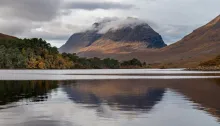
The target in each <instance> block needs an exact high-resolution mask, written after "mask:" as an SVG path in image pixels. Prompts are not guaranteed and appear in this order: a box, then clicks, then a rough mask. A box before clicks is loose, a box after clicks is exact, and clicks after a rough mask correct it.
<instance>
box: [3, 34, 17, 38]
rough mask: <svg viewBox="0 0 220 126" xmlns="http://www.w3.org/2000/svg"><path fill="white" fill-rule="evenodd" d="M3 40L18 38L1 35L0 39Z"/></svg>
mask: <svg viewBox="0 0 220 126" xmlns="http://www.w3.org/2000/svg"><path fill="white" fill-rule="evenodd" d="M1 38H3V39H5V38H6V39H16V37H14V36H10V35H6V34H2V33H0V39H1Z"/></svg>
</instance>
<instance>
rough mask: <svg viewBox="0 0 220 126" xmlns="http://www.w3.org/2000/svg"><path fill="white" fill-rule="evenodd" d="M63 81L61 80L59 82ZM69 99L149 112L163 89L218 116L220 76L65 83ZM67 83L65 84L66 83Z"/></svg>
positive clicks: (119, 108) (64, 87) (160, 98)
mask: <svg viewBox="0 0 220 126" xmlns="http://www.w3.org/2000/svg"><path fill="white" fill-rule="evenodd" d="M63 83H64V82H63ZM65 83H66V84H63V85H62V88H63V90H64V91H65V92H66V93H67V94H68V97H69V99H70V100H72V101H74V102H75V103H81V104H85V105H86V106H90V107H91V106H96V107H97V106H100V105H102V104H103V103H104V104H107V105H108V106H110V107H111V109H117V110H122V111H138V110H140V111H142V112H143V111H149V110H151V109H152V108H153V107H154V106H155V105H156V104H157V103H159V102H160V101H162V99H163V95H164V93H165V92H166V90H167V89H171V90H174V91H176V92H179V93H181V94H182V95H183V96H184V97H186V99H185V100H187V101H189V102H192V103H196V104H194V105H195V106H194V107H195V108H197V109H202V110H204V111H207V112H208V113H210V114H212V115H213V116H215V117H218V119H219V118H220V101H219V100H217V98H218V97H220V79H188V80H185V79H177V80H175V79H174V80H100V81H98V80H94V81H74V82H71V81H69V82H65ZM67 83H68V84H67Z"/></svg>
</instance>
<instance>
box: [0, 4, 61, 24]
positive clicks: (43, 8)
mask: <svg viewBox="0 0 220 126" xmlns="http://www.w3.org/2000/svg"><path fill="white" fill-rule="evenodd" d="M60 4H61V3H60V0H0V16H1V17H3V18H4V19H6V18H8V19H15V18H19V19H27V20H31V21H50V20H52V19H54V18H55V17H56V16H57V15H58V14H59V10H60Z"/></svg>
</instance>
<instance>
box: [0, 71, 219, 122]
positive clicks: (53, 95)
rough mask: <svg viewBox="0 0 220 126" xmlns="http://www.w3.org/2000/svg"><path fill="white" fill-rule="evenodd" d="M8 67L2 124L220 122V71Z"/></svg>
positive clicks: (0, 87) (0, 101)
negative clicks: (55, 69)
mask: <svg viewBox="0 0 220 126" xmlns="http://www.w3.org/2000/svg"><path fill="white" fill-rule="evenodd" d="M6 71H7V70H6ZM6 71H5V70H4V71H0V76H1V81H0V126H103V125H104V126H134V125H135V126H146V125H150V126H219V125H220V122H219V121H220V100H219V99H218V98H219V97H220V79H219V75H218V72H205V73H203V72H201V73H199V72H196V71H194V72H196V73H194V72H191V73H190V74H189V73H187V74H186V73H185V71H184V72H183V73H182V74H181V71H182V70H181V69H178V70H177V69H172V70H170V71H169V70H162V71H160V70H151V71H153V72H155V73H156V74H158V75H156V74H151V73H150V72H149V70H140V71H147V72H143V73H140V71H139V70H138V71H136V72H134V73H130V74H131V75H129V73H128V72H127V73H128V75H127V74H126V75H124V74H122V73H121V74H117V71H116V74H113V73H112V75H101V73H100V75H96V74H93V75H91V74H88V75H87V74H86V73H87V72H88V71H86V72H85V71H84V74H83V75H79V74H77V73H75V71H62V72H61V73H62V74H61V73H59V74H57V73H56V71H53V70H52V71H49V72H48V71H40V70H37V71H22V70H20V71H13V70H11V71H7V72H6ZM101 71H102V72H103V70H101ZM130 71H131V70H130ZM132 71H134V70H132ZM156 71H158V72H159V73H160V74H159V73H157V72H156ZM45 72H46V73H45ZM53 72H54V73H53ZM90 72H91V71H90ZM93 72H94V71H93ZM98 72H100V71H98ZM124 72H126V71H125V70H124ZM169 72H171V73H172V74H170V73H169ZM175 72H176V73H175ZM70 73H71V74H70ZM74 73H75V74H74ZM82 73H83V71H81V74H82ZM107 73H108V72H107ZM161 73H163V74H161ZM166 73H169V74H166ZM140 74H141V75H140ZM74 77H75V78H74ZM100 78H101V79H100ZM118 78H119V79H118Z"/></svg>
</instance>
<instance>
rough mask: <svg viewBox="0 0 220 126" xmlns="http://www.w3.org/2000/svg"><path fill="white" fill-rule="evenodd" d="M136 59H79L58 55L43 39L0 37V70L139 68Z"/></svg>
mask: <svg viewBox="0 0 220 126" xmlns="http://www.w3.org/2000/svg"><path fill="white" fill-rule="evenodd" d="M144 66H146V63H142V62H141V61H139V60H138V59H135V58H134V59H131V60H128V61H123V62H120V61H118V60H115V59H111V58H105V59H100V58H97V57H94V58H82V57H78V56H77V55H76V54H74V53H73V54H70V53H62V54H60V53H59V51H58V49H57V48H56V47H52V46H51V45H50V44H49V43H47V42H46V41H45V40H43V39H41V38H40V39H38V38H32V39H0V69H104V68H106V69H118V68H142V67H144Z"/></svg>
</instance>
